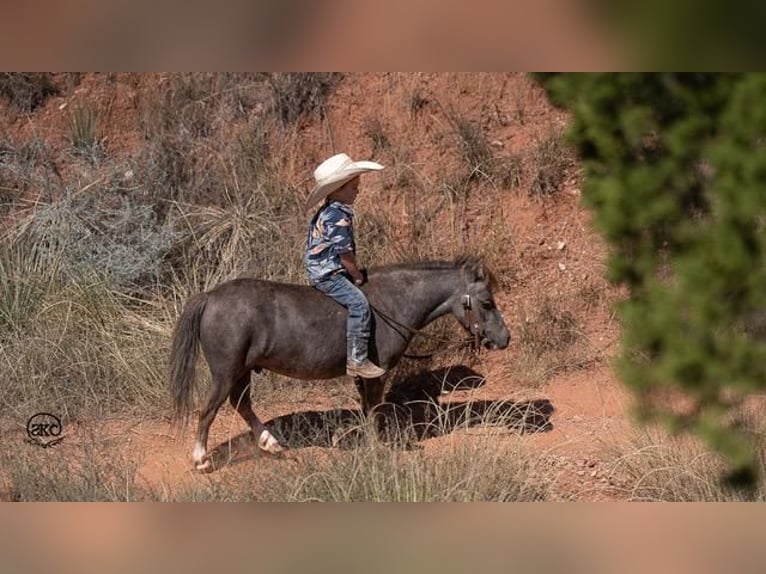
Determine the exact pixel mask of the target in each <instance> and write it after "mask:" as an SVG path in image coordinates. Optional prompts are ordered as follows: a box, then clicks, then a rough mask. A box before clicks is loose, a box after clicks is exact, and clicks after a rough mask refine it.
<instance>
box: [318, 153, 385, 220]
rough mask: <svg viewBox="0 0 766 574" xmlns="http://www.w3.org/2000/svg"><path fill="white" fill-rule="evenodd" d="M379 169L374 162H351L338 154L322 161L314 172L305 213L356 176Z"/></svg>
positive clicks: (342, 154) (343, 155) (346, 157)
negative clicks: (313, 182)
mask: <svg viewBox="0 0 766 574" xmlns="http://www.w3.org/2000/svg"><path fill="white" fill-rule="evenodd" d="M381 169H383V166H382V165H380V164H379V163H375V162H374V161H353V160H352V159H351V158H350V157H348V156H347V155H346V154H345V153H339V154H337V155H334V156H332V157H331V158H329V159H326V160H324V161H323V162H322V163H320V164H319V167H317V168H316V169H315V170H314V179H315V180H316V185H315V186H314V189H312V190H311V193H310V194H309V197H308V199H307V200H306V207H305V211H308V210H309V209H310V208H311V206H312V205H314V204H316V203H318V202H320V201H322V200H323V199H324V198H325V197H327V196H328V195H330V194H331V193H332V192H333V191H335V190H336V189H338V188H340V187H341V186H342V185H343V184H344V183H346V182H347V181H350V180H352V179H354V178H355V177H356V176H357V175H360V174H362V173H366V172H368V171H379V170H381Z"/></svg>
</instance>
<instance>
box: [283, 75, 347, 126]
mask: <svg viewBox="0 0 766 574" xmlns="http://www.w3.org/2000/svg"><path fill="white" fill-rule="evenodd" d="M341 77H342V74H340V73H338V72H283V73H274V74H271V75H270V76H269V85H270V86H271V91H272V95H273V99H274V108H275V110H276V114H277V116H278V117H279V118H280V119H281V120H282V123H283V124H284V125H290V124H292V123H295V122H296V121H297V120H298V119H300V118H301V117H304V116H308V115H310V114H312V113H315V112H317V111H322V109H323V107H324V106H325V103H326V101H327V96H328V95H329V93H330V91H331V90H332V88H334V87H335V84H336V83H337V82H338V81H339V80H340V78H341Z"/></svg>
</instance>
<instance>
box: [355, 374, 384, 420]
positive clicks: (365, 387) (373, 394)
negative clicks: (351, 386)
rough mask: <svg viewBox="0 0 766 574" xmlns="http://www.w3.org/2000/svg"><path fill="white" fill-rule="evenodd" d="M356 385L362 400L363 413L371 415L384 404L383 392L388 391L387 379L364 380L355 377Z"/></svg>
mask: <svg viewBox="0 0 766 574" xmlns="http://www.w3.org/2000/svg"><path fill="white" fill-rule="evenodd" d="M354 383H355V384H356V388H357V390H358V391H359V396H360V397H361V400H362V412H363V413H364V414H365V416H367V415H369V414H370V413H371V412H372V411H373V410H374V409H375V407H377V406H378V405H379V404H380V403H382V402H383V392H384V391H385V389H386V379H385V378H384V377H379V378H377V379H362V378H360V377H354Z"/></svg>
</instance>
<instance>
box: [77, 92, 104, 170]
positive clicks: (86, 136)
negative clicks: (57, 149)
mask: <svg viewBox="0 0 766 574" xmlns="http://www.w3.org/2000/svg"><path fill="white" fill-rule="evenodd" d="M68 129H69V133H68V137H69V143H70V144H71V145H72V149H73V150H74V153H75V154H76V155H78V156H81V157H83V158H85V159H87V160H88V161H90V162H91V163H95V162H96V160H98V159H99V158H100V157H101V154H102V151H103V150H102V149H101V139H100V138H99V135H98V113H97V112H96V110H95V109H93V108H92V107H90V106H87V105H80V106H76V107H75V108H74V109H73V110H72V111H71V113H70V115H69V121H68Z"/></svg>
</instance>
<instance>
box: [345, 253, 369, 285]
mask: <svg viewBox="0 0 766 574" xmlns="http://www.w3.org/2000/svg"><path fill="white" fill-rule="evenodd" d="M340 261H341V263H342V264H343V267H345V268H346V273H348V274H349V275H350V276H351V279H352V280H353V281H354V285H363V284H364V275H362V272H361V271H359V267H357V266H356V257H355V256H354V254H353V253H351V252H349V253H342V254H341V256H340Z"/></svg>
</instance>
